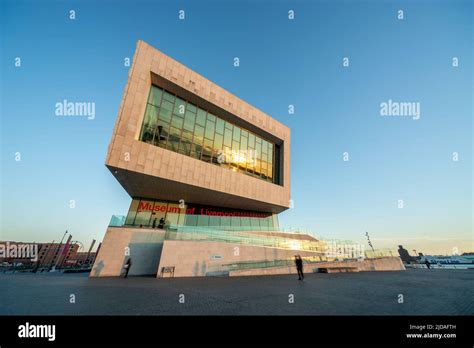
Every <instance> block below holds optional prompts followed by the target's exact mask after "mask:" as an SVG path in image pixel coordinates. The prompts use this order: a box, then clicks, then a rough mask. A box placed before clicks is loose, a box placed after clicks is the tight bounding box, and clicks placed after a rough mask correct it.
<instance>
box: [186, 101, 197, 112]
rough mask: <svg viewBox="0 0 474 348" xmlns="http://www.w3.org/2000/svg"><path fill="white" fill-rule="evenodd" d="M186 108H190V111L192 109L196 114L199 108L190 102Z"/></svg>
mask: <svg viewBox="0 0 474 348" xmlns="http://www.w3.org/2000/svg"><path fill="white" fill-rule="evenodd" d="M186 110H189V111H191V112H192V113H193V114H195V113H196V110H197V108H196V107H195V106H194V105H192V104H190V103H188V104H187V105H186Z"/></svg>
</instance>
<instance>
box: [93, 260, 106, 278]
mask: <svg viewBox="0 0 474 348" xmlns="http://www.w3.org/2000/svg"><path fill="white" fill-rule="evenodd" d="M104 266H105V265H104V261H102V260H100V262H99V263H98V264H97V266H95V267H94V277H98V276H99V275H100V272H102V269H103V268H104Z"/></svg>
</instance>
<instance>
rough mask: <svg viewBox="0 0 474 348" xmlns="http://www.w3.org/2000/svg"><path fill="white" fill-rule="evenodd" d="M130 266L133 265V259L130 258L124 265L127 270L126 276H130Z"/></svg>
mask: <svg viewBox="0 0 474 348" xmlns="http://www.w3.org/2000/svg"><path fill="white" fill-rule="evenodd" d="M130 267H132V259H131V258H128V260H127V262H125V265H123V268H124V270H125V274H124V276H123V277H124V278H127V277H128V272H129V271H130Z"/></svg>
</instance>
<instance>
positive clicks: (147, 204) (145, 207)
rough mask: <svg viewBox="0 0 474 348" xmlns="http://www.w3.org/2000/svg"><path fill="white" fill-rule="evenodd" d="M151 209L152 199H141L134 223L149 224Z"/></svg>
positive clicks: (138, 224)
mask: <svg viewBox="0 0 474 348" xmlns="http://www.w3.org/2000/svg"><path fill="white" fill-rule="evenodd" d="M152 210H153V201H147V200H141V201H140V203H139V205H138V209H137V217H136V218H135V225H137V226H140V225H142V226H148V225H149V224H150V218H151V212H152Z"/></svg>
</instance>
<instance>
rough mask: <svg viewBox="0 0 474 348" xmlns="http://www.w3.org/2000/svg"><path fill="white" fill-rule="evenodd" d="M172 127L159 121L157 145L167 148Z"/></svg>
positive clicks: (156, 134)
mask: <svg viewBox="0 0 474 348" xmlns="http://www.w3.org/2000/svg"><path fill="white" fill-rule="evenodd" d="M169 129H170V125H169V123H166V122H163V121H161V120H159V121H158V128H157V130H156V132H155V145H158V146H162V147H165V146H166V140H167V139H168V134H169Z"/></svg>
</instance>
